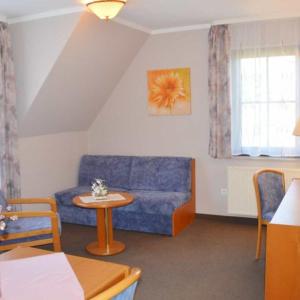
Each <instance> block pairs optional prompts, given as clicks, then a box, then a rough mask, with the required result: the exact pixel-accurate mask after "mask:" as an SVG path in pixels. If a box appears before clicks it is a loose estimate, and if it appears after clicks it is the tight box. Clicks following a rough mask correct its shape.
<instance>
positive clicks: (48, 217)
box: [0, 191, 61, 252]
mask: <svg viewBox="0 0 300 300" xmlns="http://www.w3.org/2000/svg"><path fill="white" fill-rule="evenodd" d="M37 203H43V204H49V205H50V208H51V209H50V210H49V211H10V212H7V211H6V212H5V211H4V212H2V213H1V214H2V215H4V216H6V217H10V216H17V217H18V220H16V221H9V223H8V225H7V229H5V231H0V251H4V250H9V249H13V248H15V247H16V246H38V245H45V244H53V248H54V251H56V252H59V251H61V244H60V233H59V225H60V220H59V216H58V213H57V207H56V201H55V200H54V199H50V198H38V199H11V200H8V201H5V199H4V196H3V193H2V192H1V191H0V205H1V206H2V207H3V208H5V207H6V206H8V205H21V204H37Z"/></svg>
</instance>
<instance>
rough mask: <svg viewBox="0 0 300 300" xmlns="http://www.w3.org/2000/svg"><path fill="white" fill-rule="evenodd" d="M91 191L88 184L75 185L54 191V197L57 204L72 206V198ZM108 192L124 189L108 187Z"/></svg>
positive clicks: (123, 190)
mask: <svg viewBox="0 0 300 300" xmlns="http://www.w3.org/2000/svg"><path fill="white" fill-rule="evenodd" d="M90 191H91V187H89V186H76V187H73V188H70V189H67V190H64V191H61V192H57V193H55V198H56V200H57V202H58V205H64V206H72V205H73V198H74V197H76V196H79V195H82V194H85V193H89V192H90ZM109 191H110V192H126V190H125V189H115V188H110V189H109Z"/></svg>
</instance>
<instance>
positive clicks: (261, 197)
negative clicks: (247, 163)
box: [253, 169, 285, 259]
mask: <svg viewBox="0 0 300 300" xmlns="http://www.w3.org/2000/svg"><path fill="white" fill-rule="evenodd" d="M253 183H254V188H255V194H256V203H257V217H258V228H257V230H258V231H257V244H256V259H258V258H259V257H260V254H261V241H262V226H263V225H267V224H268V223H269V222H270V221H271V220H272V218H273V216H274V214H275V212H276V210H277V208H278V206H279V205H280V203H281V201H282V199H283V197H284V194H285V181H284V173H283V172H281V171H278V170H272V169H263V170H259V171H257V172H256V173H255V174H254V176H253Z"/></svg>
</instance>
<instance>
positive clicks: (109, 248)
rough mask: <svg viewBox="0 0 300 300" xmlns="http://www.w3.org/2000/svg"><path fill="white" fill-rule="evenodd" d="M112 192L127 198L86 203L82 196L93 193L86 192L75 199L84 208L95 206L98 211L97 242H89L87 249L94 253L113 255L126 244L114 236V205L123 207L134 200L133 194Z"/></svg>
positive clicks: (120, 250) (75, 202)
mask: <svg viewBox="0 0 300 300" xmlns="http://www.w3.org/2000/svg"><path fill="white" fill-rule="evenodd" d="M110 194H120V195H122V196H123V197H124V198H125V199H124V200H118V201H101V200H95V202H90V203H84V202H82V201H81V199H80V197H83V196H90V195H91V194H84V195H80V196H77V197H75V198H74V199H73V203H74V204H75V205H77V206H80V207H83V208H95V209H96V212H97V238H98V240H97V241H96V242H92V243H89V244H88V245H87V246H86V250H87V251H88V252H89V253H91V254H94V255H113V254H117V253H119V252H122V251H123V250H124V249H125V245H124V244H123V243H121V242H118V241H115V240H114V238H113V226H112V209H113V208H114V207H121V206H125V205H128V204H130V203H132V202H133V196H132V195H131V194H129V193H125V192H114V193H110Z"/></svg>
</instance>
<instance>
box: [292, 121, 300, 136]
mask: <svg viewBox="0 0 300 300" xmlns="http://www.w3.org/2000/svg"><path fill="white" fill-rule="evenodd" d="M293 135H296V136H300V118H299V119H298V120H297V123H296V126H295V128H294V131H293Z"/></svg>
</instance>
